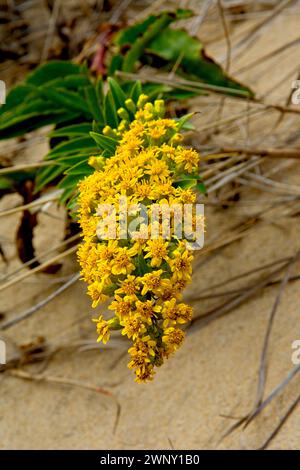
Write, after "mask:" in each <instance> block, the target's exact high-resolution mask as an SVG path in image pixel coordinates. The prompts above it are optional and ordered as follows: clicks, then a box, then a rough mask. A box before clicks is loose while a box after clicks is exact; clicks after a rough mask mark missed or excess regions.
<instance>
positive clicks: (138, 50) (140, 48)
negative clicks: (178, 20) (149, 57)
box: [122, 13, 173, 72]
mask: <svg viewBox="0 0 300 470" xmlns="http://www.w3.org/2000/svg"><path fill="white" fill-rule="evenodd" d="M172 21H173V19H172V18H171V17H170V15H169V14H168V13H164V14H162V15H161V16H159V17H157V18H155V21H154V22H151V24H149V26H148V28H147V29H146V30H145V33H144V34H143V36H141V37H139V38H137V39H136V40H135V42H134V44H133V46H132V47H131V48H130V49H129V51H128V52H127V53H126V54H125V56H124V60H123V64H122V70H123V72H132V71H133V70H134V67H135V65H136V63H137V61H138V60H139V58H140V57H141V55H142V54H143V52H144V50H145V48H146V46H147V45H148V44H149V43H150V42H151V40H153V39H154V38H155V37H156V36H157V35H158V34H159V33H160V32H161V31H163V30H164V29H165V28H166V26H167V25H168V24H170V23H171V22H172Z"/></svg>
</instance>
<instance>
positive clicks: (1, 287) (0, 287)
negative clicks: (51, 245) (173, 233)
mask: <svg viewBox="0 0 300 470" xmlns="http://www.w3.org/2000/svg"><path fill="white" fill-rule="evenodd" d="M76 250H77V246H72V247H71V248H69V249H68V250H66V251H64V252H63V253H60V254H58V255H56V256H53V258H51V259H49V260H47V261H45V262H44V263H42V264H40V265H39V266H37V267H36V268H33V269H31V271H27V272H26V273H24V274H21V275H20V276H17V277H15V278H13V279H11V280H10V281H8V282H6V283H5V284H2V285H0V292H2V291H3V290H5V289H8V288H9V287H11V286H13V285H14V284H17V283H18V282H20V281H23V280H24V279H26V278H27V277H29V276H32V274H36V273H37V272H39V271H42V270H43V269H44V268H46V267H47V266H49V265H50V264H52V263H54V262H56V261H58V260H60V259H62V258H65V257H66V256H68V255H70V254H71V253H74V251H76Z"/></svg>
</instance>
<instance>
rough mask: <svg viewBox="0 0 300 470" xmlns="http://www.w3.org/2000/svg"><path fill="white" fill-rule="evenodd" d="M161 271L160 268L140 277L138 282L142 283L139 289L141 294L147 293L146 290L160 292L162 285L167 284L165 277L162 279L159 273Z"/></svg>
mask: <svg viewBox="0 0 300 470" xmlns="http://www.w3.org/2000/svg"><path fill="white" fill-rule="evenodd" d="M162 273H163V270H162V269H159V270H157V271H152V272H151V273H147V274H145V275H144V276H143V277H142V278H140V282H141V283H142V284H143V288H142V291H141V294H142V295H145V294H147V292H149V291H150V292H154V294H160V293H161V292H162V291H163V289H164V287H165V286H167V285H168V281H167V279H162V278H161V275H162Z"/></svg>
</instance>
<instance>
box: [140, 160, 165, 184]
mask: <svg viewBox="0 0 300 470" xmlns="http://www.w3.org/2000/svg"><path fill="white" fill-rule="evenodd" d="M145 174H146V175H149V176H150V178H151V181H153V182H159V181H166V180H167V178H168V177H169V176H170V170H169V167H168V165H167V164H166V162H164V161H163V160H158V159H156V160H153V162H152V163H150V164H149V165H147V166H146V171H145Z"/></svg>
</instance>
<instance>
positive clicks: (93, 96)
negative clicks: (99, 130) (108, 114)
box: [84, 85, 104, 124]
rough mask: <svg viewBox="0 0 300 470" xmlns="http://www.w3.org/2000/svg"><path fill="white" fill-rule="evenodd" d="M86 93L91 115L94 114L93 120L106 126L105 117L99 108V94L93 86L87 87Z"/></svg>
mask: <svg viewBox="0 0 300 470" xmlns="http://www.w3.org/2000/svg"><path fill="white" fill-rule="evenodd" d="M84 93H85V97H86V101H87V104H88V107H89V110H90V113H91V114H92V116H93V118H94V119H95V120H96V121H100V122H102V123H103V124H104V116H103V113H102V111H101V109H100V106H99V102H98V97H97V92H96V89H95V87H94V86H92V85H90V86H88V87H85V88H84Z"/></svg>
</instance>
